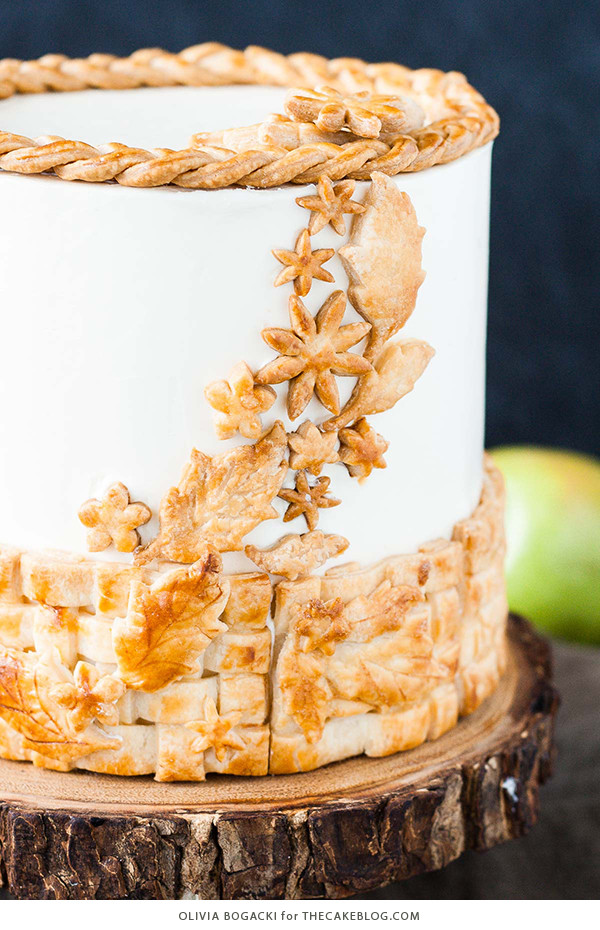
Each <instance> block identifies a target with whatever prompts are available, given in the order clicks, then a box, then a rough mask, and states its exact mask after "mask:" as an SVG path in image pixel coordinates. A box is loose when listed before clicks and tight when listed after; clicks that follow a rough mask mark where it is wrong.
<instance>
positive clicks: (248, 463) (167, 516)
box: [135, 420, 288, 565]
mask: <svg viewBox="0 0 600 930" xmlns="http://www.w3.org/2000/svg"><path fill="white" fill-rule="evenodd" d="M286 451H287V433H286V431H285V429H284V427H283V424H282V423H281V422H280V421H279V420H277V421H276V422H275V424H274V425H273V427H272V428H271V429H270V430H269V432H268V433H266V434H265V435H264V436H263V437H262V438H261V439H260V440H259V441H258V442H257V443H256V444H255V445H242V446H236V448H235V449H230V450H228V451H227V452H222V453H221V454H220V455H215V456H213V457H211V456H208V455H205V454H204V453H203V452H200V451H198V449H193V450H192V455H191V458H190V461H189V462H188V463H187V465H186V466H185V468H184V470H183V475H182V477H181V480H180V482H179V484H178V485H177V486H176V487H174V488H171V489H170V490H169V491H168V492H167V494H166V495H165V497H164V498H163V500H162V502H161V505H160V511H159V516H160V529H159V532H158V536H157V537H156V538H155V539H154V540H153V541H152V542H151V543H150V545H149V546H147V547H146V548H145V549H138V551H137V552H136V554H135V562H136V564H138V565H143V564H145V563H147V562H150V561H151V560H152V559H157V558H165V559H168V560H171V561H173V562H183V563H187V564H189V563H191V562H195V561H196V560H197V559H199V558H201V556H202V553H203V552H204V551H205V548H206V546H207V545H208V546H213V547H214V548H215V549H216V550H217V551H218V552H231V551H232V550H239V549H241V548H242V539H243V537H244V536H245V535H246V533H249V532H250V530H253V529H254V527H256V526H258V524H259V523H262V521H263V520H271V519H274V518H275V517H277V511H276V510H275V509H274V507H272V506H271V501H272V500H273V498H274V497H276V496H277V494H278V492H279V489H280V488H281V486H282V484H283V481H284V478H285V476H286V473H287V470H288V463H287V460H286V458H285V455H286Z"/></svg>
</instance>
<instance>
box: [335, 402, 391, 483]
mask: <svg viewBox="0 0 600 930" xmlns="http://www.w3.org/2000/svg"><path fill="white" fill-rule="evenodd" d="M334 435H335V434H334ZM338 435H339V438H340V462H343V463H344V465H345V466H346V468H347V469H348V472H349V473H350V474H351V475H352V477H353V478H358V480H359V481H360V482H362V481H364V480H365V478H367V477H368V476H369V475H370V474H371V472H372V471H373V469H374V468H387V462H386V461H385V459H384V457H383V454H384V452H385V451H386V450H387V449H388V447H389V442H386V440H385V439H384V438H383V436H380V435H379V433H377V432H376V431H375V430H374V429H373V427H372V426H371V425H370V423H368V422H367V420H365V418H364V417H361V419H360V420H358V422H357V423H355V424H354V426H353V427H347V428H346V429H341V430H340V431H339V434H338Z"/></svg>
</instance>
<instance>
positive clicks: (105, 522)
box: [79, 481, 152, 552]
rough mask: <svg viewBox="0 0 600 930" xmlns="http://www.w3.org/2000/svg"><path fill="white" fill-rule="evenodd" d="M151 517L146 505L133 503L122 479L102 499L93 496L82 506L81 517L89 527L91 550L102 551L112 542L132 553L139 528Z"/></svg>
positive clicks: (119, 548)
mask: <svg viewBox="0 0 600 930" xmlns="http://www.w3.org/2000/svg"><path fill="white" fill-rule="evenodd" d="M151 517H152V511H151V510H150V508H149V507H147V506H146V504H142V503H141V502H140V501H134V502H133V503H132V502H131V500H130V497H129V491H128V490H127V488H126V487H125V485H124V484H121V482H120V481H119V482H117V483H116V484H113V485H111V487H110V488H109V489H108V490H107V492H106V494H105V495H104V497H103V498H102V500H98V499H97V498H91V499H90V500H88V501H86V502H85V503H84V504H82V505H81V507H80V508H79V519H80V520H81V522H82V523H83V525H84V526H87V527H88V529H89V533H88V534H87V547H88V549H89V551H90V552H102V551H103V550H104V549H107V548H108V547H109V546H110V545H111V543H114V545H115V549H117V551H118V552H133V550H134V549H136V548H137V547H138V546H139V544H140V534H139V533H138V531H137V529H138V527H140V526H144V524H146V523H148V521H149V520H150V518H151Z"/></svg>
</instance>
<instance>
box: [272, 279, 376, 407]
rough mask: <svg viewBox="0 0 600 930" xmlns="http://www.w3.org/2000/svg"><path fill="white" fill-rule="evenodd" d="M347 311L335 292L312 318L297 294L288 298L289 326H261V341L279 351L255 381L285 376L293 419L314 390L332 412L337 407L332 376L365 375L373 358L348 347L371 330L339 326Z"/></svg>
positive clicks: (276, 380) (356, 325)
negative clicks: (370, 358) (268, 327)
mask: <svg viewBox="0 0 600 930" xmlns="http://www.w3.org/2000/svg"><path fill="white" fill-rule="evenodd" d="M345 310H346V295H345V294H344V292H343V291H334V292H333V294H331V295H330V296H329V297H328V298H327V300H326V301H325V303H324V304H323V305H322V307H321V309H320V310H319V312H318V313H317V315H316V317H313V316H312V314H310V313H309V312H308V310H307V309H306V307H305V306H304V304H303V303H302V301H301V300H300V298H299V297H297V296H296V295H295V294H292V296H291V297H290V300H289V313H290V323H291V326H292V328H291V329H279V328H273V329H263V331H262V337H263V339H264V341H265V342H266V343H267V345H268V346H270V347H271V348H272V349H274V350H275V351H276V352H279V353H280V354H279V358H276V359H274V360H273V361H272V362H268V363H267V364H266V365H265V366H264V367H263V368H261V369H260V371H259V372H257V374H256V382H257V383H258V384H281V383H282V382H284V381H289V382H290V386H289V389H288V396H287V411H288V416H289V418H290V420H295V419H296V418H297V417H299V416H300V414H301V413H302V411H303V410H304V409H305V408H306V407H307V405H308V403H309V402H310V399H311V397H312V396H313V393H315V394H316V395H317V397H318V398H319V400H320V401H321V403H322V404H323V406H324V407H326V408H327V410H330V411H331V412H332V413H338V412H339V409H340V398H339V392H338V388H337V384H336V380H335V377H334V376H335V375H342V376H351V375H355V376H357V375H363V374H365V373H366V372H368V371H370V369H371V363H370V362H369V361H367V359H365V358H364V357H363V356H362V355H357V354H355V353H353V352H348V351H347V350H348V349H349V348H350V347H351V346H354V345H356V344H357V343H358V342H360V341H361V340H362V339H364V337H365V336H366V335H367V333H368V332H369V329H370V324H368V323H348V324H347V325H345V326H342V325H341V322H342V319H343V316H344V312H345Z"/></svg>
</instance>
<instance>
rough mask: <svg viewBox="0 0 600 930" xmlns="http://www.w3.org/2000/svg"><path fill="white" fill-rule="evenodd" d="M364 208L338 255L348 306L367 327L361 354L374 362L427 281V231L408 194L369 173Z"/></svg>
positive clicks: (401, 324) (410, 309) (410, 311)
mask: <svg viewBox="0 0 600 930" xmlns="http://www.w3.org/2000/svg"><path fill="white" fill-rule="evenodd" d="M364 206H365V207H366V210H365V212H364V213H362V214H361V215H360V216H358V217H356V219H355V220H354V222H353V224H352V231H351V234H350V239H349V241H348V244H347V245H345V246H343V247H342V248H341V249H340V250H339V255H340V258H341V259H342V262H343V264H344V268H345V269H346V272H347V274H348V278H349V279H350V286H349V288H348V297H349V299H350V302H351V304H352V306H353V307H354V308H355V310H356V311H357V312H358V313H360V315H361V316H362V317H364V319H365V320H367V321H368V322H369V323H371V332H370V334H369V343H368V345H367V348H366V350H365V356H366V357H367V358H368V359H370V360H371V361H372V360H373V359H375V358H376V357H377V354H378V353H379V351H380V349H381V347H382V345H383V344H384V342H385V341H386V340H387V339H389V338H390V337H391V336H393V335H394V334H395V333H397V332H398V330H399V329H401V327H402V326H404V324H405V323H406V321H407V320H408V318H409V317H410V315H411V314H412V312H413V310H414V309H415V304H416V300H417V292H418V290H419V288H420V286H421V284H422V283H423V281H424V279H425V272H424V271H423V269H422V267H421V244H422V239H423V236H424V234H425V230H424V229H423V228H422V227H420V226H419V224H418V222H417V216H416V213H415V210H414V207H413V205H412V203H411V200H410V197H409V196H408V194H404V193H402V192H401V191H399V190H398V187H397V186H396V184H395V183H394V181H393V180H391V178H388V177H386V175H384V174H381V173H380V172H374V173H373V179H372V181H371V184H370V185H369V189H368V191H367V195H366V197H365V200H364Z"/></svg>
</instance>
